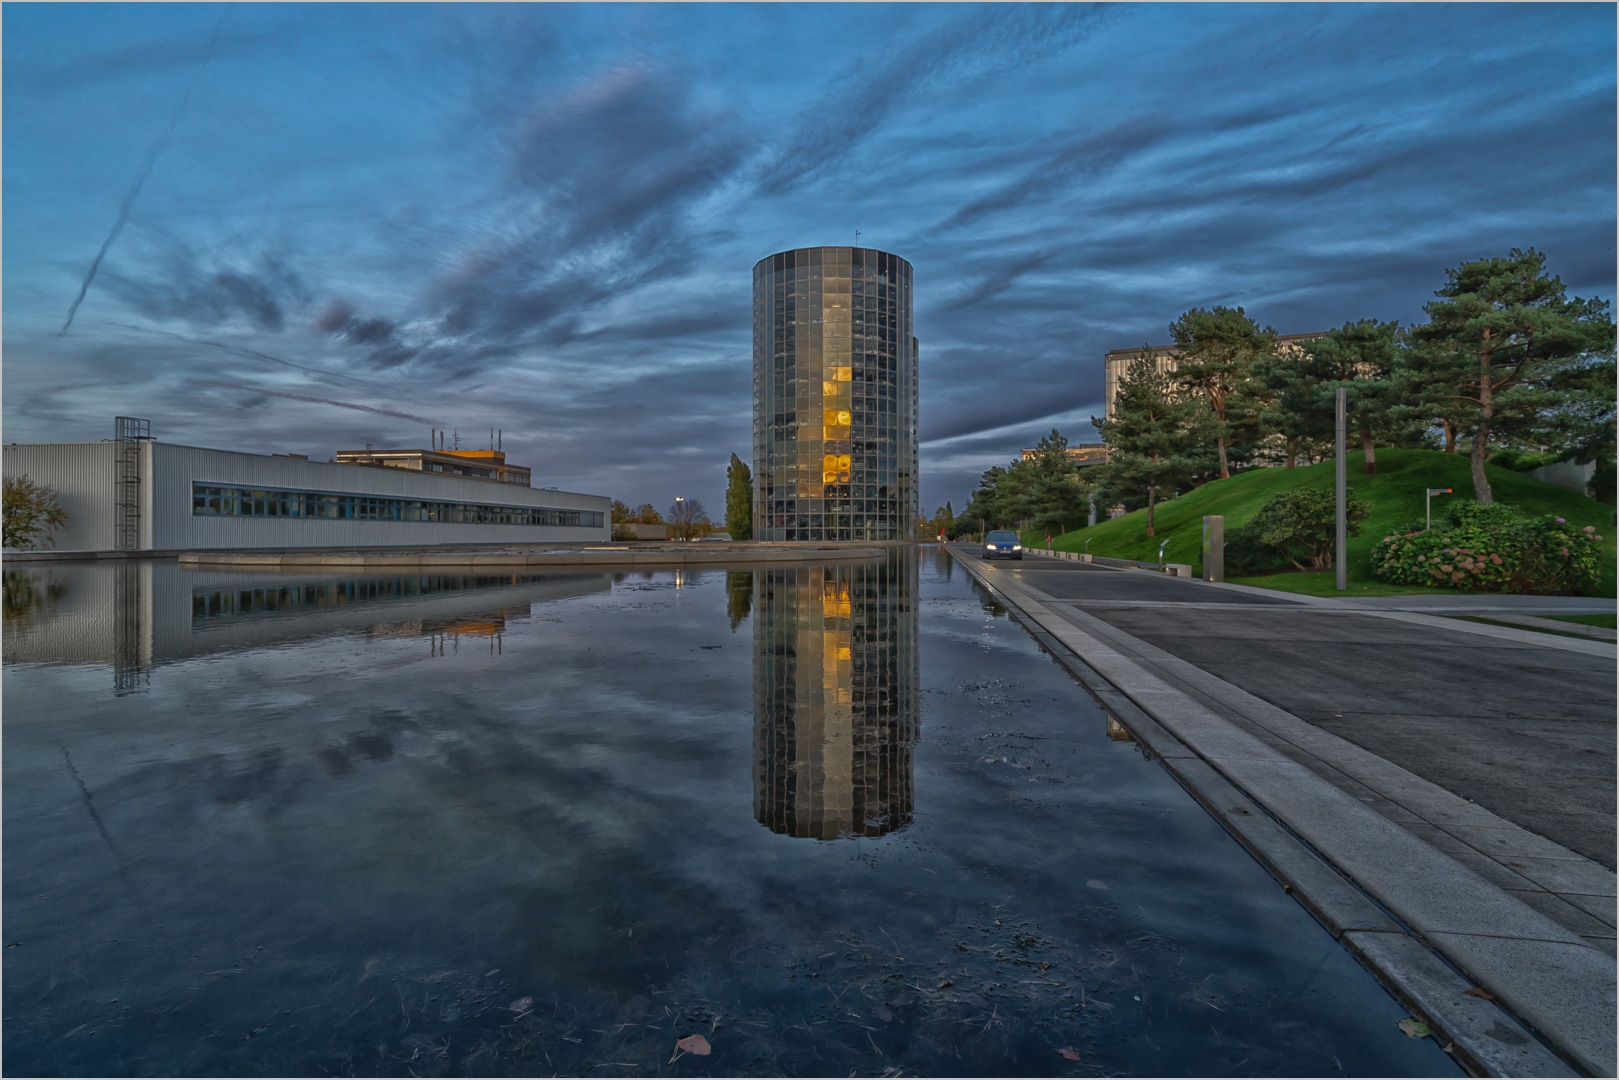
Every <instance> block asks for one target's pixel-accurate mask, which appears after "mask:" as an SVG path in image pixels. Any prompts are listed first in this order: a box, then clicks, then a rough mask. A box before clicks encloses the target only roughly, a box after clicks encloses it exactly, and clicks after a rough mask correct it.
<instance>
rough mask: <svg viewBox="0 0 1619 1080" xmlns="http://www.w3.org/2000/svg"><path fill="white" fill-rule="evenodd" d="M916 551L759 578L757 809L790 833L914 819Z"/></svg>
mask: <svg viewBox="0 0 1619 1080" xmlns="http://www.w3.org/2000/svg"><path fill="white" fill-rule="evenodd" d="M916 579H917V553H916V550H915V549H914V548H902V549H896V550H893V551H891V553H890V554H889V555H888V557H887V558H885V559H883V560H881V561H876V562H870V563H845V564H842V565H839V564H835V563H834V564H829V565H824V566H796V567H795V566H787V567H781V568H770V569H765V570H757V571H754V574H753V586H754V596H755V610H754V613H753V616H754V622H753V644H754V661H753V663H754V667H753V698H754V714H753V812H754V816H755V817H757V818H758V820H759V821H760V823H761V824H763V825H766V826H768V827H769V828H770V829H771V830H772V831H774V832H778V833H785V834H787V835H788V836H805V837H814V838H816V839H819V840H831V839H833V838H835V837H839V836H882V835H884V834H885V833H889V832H892V831H894V830H895V829H898V828H900V827H902V826H903V825H905V824H906V823H907V822H909V821H910V819H911V811H912V807H913V805H914V800H915V793H914V787H913V781H912V748H913V746H914V745H915V742H916V735H917V687H918V683H919V675H918V668H917V642H916V635H917V618H916Z"/></svg>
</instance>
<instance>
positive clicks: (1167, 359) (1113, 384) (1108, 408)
mask: <svg viewBox="0 0 1619 1080" xmlns="http://www.w3.org/2000/svg"><path fill="white" fill-rule="evenodd" d="M1325 336H1326V331H1324V330H1322V331H1318V332H1316V333H1314V334H1281V335H1279V336H1278V337H1277V338H1276V344H1277V347H1278V348H1280V349H1283V350H1284V351H1285V350H1296V351H1300V352H1302V351H1303V349H1304V345H1305V343H1306V342H1311V341H1314V340H1315V339H1316V338H1318V337H1325ZM1143 352H1148V353H1151V354H1152V358H1153V360H1154V362H1155V363H1156V364H1157V367H1158V370H1159V371H1165V372H1168V371H1174V370H1175V369H1176V368H1178V367H1180V363H1181V359H1182V356H1181V351H1180V348H1179V346H1175V345H1147V346H1141V345H1138V346H1136V347H1135V348H1133V349H1113V350H1112V351H1110V352H1109V353H1108V354H1107V357H1106V358H1105V359H1104V361H1103V366H1104V369H1105V378H1106V382H1107V385H1106V388H1105V389H1104V391H1103V392H1104V393H1105V394H1106V395H1107V397H1106V400H1105V405H1104V409H1105V412H1106V419H1108V420H1112V419H1113V403H1114V402H1115V401H1117V400H1118V396H1119V381H1120V380H1121V379H1123V378H1124V373H1125V372H1126V371H1128V370H1129V369H1130V365H1131V363H1133V362H1134V361H1135V360H1136V358H1137V357H1139V356H1140V355H1141V354H1142V353H1143Z"/></svg>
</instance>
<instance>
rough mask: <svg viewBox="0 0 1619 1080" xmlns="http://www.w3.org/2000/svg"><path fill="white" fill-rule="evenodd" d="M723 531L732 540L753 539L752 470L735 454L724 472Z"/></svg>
mask: <svg viewBox="0 0 1619 1080" xmlns="http://www.w3.org/2000/svg"><path fill="white" fill-rule="evenodd" d="M725 530H726V531H727V532H729V533H730V534H731V539H732V540H752V539H753V470H752V469H750V468H748V463H747V462H745V461H743V460H742V459H741V458H739V457H737V456H736V455H735V454H732V455H731V464H730V465H729V466H728V467H727V468H726V470H725Z"/></svg>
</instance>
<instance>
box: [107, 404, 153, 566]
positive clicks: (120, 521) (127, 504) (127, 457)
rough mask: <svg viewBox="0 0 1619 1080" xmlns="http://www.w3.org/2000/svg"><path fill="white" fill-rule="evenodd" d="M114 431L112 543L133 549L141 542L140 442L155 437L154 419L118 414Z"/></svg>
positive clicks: (120, 547)
mask: <svg viewBox="0 0 1619 1080" xmlns="http://www.w3.org/2000/svg"><path fill="white" fill-rule="evenodd" d="M113 435H114V438H113V444H114V446H115V447H116V448H117V452H116V456H115V459H114V462H113V474H112V545H113V547H114V548H116V549H117V550H119V551H134V550H136V549H137V548H139V547H140V546H141V443H143V442H151V441H152V422H151V421H150V420H142V419H140V418H138V417H134V416H119V417H115V418H114V419H113Z"/></svg>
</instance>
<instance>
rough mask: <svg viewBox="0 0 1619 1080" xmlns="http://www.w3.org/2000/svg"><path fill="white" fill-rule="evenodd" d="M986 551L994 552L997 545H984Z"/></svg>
mask: <svg viewBox="0 0 1619 1080" xmlns="http://www.w3.org/2000/svg"><path fill="white" fill-rule="evenodd" d="M984 550H986V551H994V550H995V545H994V544H985V545H984Z"/></svg>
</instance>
